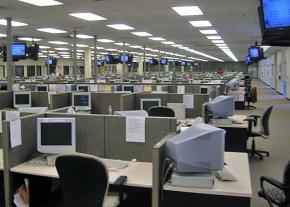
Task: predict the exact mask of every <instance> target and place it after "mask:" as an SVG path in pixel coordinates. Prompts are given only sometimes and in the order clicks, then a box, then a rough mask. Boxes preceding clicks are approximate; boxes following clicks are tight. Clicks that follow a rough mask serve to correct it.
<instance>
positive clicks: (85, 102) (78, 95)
mask: <svg viewBox="0 0 290 207" xmlns="http://www.w3.org/2000/svg"><path fill="white" fill-rule="evenodd" d="M72 106H74V107H75V108H76V111H89V110H91V93H90V92H74V93H73V94H72Z"/></svg>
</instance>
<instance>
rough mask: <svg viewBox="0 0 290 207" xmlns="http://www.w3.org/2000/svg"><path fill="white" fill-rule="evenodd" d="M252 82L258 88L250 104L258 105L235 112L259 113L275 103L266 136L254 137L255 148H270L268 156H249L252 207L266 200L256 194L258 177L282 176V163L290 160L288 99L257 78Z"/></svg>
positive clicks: (260, 205) (264, 204) (289, 106)
mask: <svg viewBox="0 0 290 207" xmlns="http://www.w3.org/2000/svg"><path fill="white" fill-rule="evenodd" d="M253 85H256V86H257V90H258V102H257V103H255V104H253V105H254V106H256V107H257V109H254V110H244V111H238V112H237V113H238V114H247V115H250V114H258V115H260V114H262V113H263V112H264V111H265V110H266V109H267V108H268V107H269V106H271V105H274V109H273V112H272V114H271V117H270V136H269V139H267V140H264V139H257V141H256V146H257V149H260V150H266V151H269V152H270V157H265V158H264V160H262V161H260V160H253V159H250V170H251V178H252V189H253V198H252V202H251V207H263V206H268V204H267V202H266V201H265V200H264V199H262V198H259V197H258V195H257V192H258V191H259V190H260V182H259V179H260V177H261V176H262V175H267V176H271V177H274V178H276V179H279V180H281V179H282V175H283V170H284V167H285V164H286V162H287V161H288V160H290V102H289V101H288V100H287V99H285V98H284V97H283V96H281V95H280V94H278V93H277V92H275V91H274V90H273V89H272V88H270V87H269V86H267V85H266V84H264V83H263V82H261V81H259V80H254V81H253ZM249 144H250V142H249V143H248V145H249Z"/></svg>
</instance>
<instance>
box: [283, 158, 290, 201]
mask: <svg viewBox="0 0 290 207" xmlns="http://www.w3.org/2000/svg"><path fill="white" fill-rule="evenodd" d="M283 184H284V185H286V186H288V187H289V186H290V161H288V163H287V164H286V167H285V169H284V175H283ZM284 193H285V196H286V200H285V203H286V204H288V205H290V190H287V191H285V192H284Z"/></svg>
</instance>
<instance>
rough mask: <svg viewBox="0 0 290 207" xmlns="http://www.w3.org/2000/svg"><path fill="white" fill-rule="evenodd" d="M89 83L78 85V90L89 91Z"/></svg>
mask: <svg viewBox="0 0 290 207" xmlns="http://www.w3.org/2000/svg"><path fill="white" fill-rule="evenodd" d="M89 89H90V86H89V85H77V91H83V92H89Z"/></svg>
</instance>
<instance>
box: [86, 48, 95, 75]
mask: <svg viewBox="0 0 290 207" xmlns="http://www.w3.org/2000/svg"><path fill="white" fill-rule="evenodd" d="M95 65H96V61H95ZM85 78H92V58H91V49H90V48H89V47H88V48H86V49H85Z"/></svg>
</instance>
